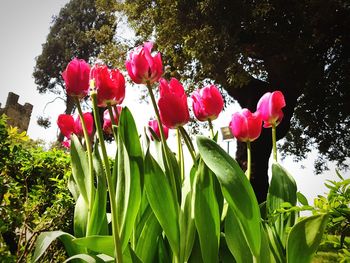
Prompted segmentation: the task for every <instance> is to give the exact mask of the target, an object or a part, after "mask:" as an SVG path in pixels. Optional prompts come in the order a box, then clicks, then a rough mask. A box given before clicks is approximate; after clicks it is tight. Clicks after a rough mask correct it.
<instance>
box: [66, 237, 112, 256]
mask: <svg viewBox="0 0 350 263" xmlns="http://www.w3.org/2000/svg"><path fill="white" fill-rule="evenodd" d="M73 243H74V244H76V245H78V246H82V247H85V248H87V249H89V250H92V251H95V252H98V253H102V254H106V255H108V256H111V257H114V240H113V236H88V237H82V238H76V239H74V240H73Z"/></svg>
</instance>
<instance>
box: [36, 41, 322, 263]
mask: <svg viewBox="0 0 350 263" xmlns="http://www.w3.org/2000/svg"><path fill="white" fill-rule="evenodd" d="M152 48H153V44H152V43H150V42H147V43H145V44H144V45H142V46H139V47H136V48H135V49H134V50H132V51H131V52H130V54H129V56H128V58H127V61H126V64H125V65H126V70H127V72H128V74H129V77H130V78H131V80H132V81H134V82H135V83H137V84H140V85H145V86H146V87H147V89H148V95H149V99H150V101H151V104H152V106H153V109H154V116H155V117H154V118H152V119H151V120H150V121H149V122H148V127H147V128H146V129H145V132H144V134H140V133H139V131H138V130H137V126H136V123H135V121H134V118H133V116H132V113H131V111H130V110H129V109H128V108H127V107H122V106H121V105H120V104H121V103H122V102H123V99H124V97H125V80H124V76H123V75H122V71H119V70H118V69H109V68H107V66H104V65H95V66H93V67H91V70H90V66H89V65H88V64H87V63H86V62H84V61H81V60H77V59H74V60H73V61H72V62H71V63H70V64H69V65H68V66H67V69H66V70H65V71H64V73H63V74H64V79H65V81H66V85H67V93H68V95H71V96H73V97H74V98H75V101H76V105H77V109H78V113H79V118H77V117H75V118H74V117H72V116H67V115H60V116H59V118H58V122H57V123H58V126H59V127H60V129H61V131H62V133H63V134H64V135H65V136H66V137H67V139H69V140H70V144H66V146H67V147H70V154H71V165H72V177H71V180H70V181H69V185H68V187H69V189H70V191H71V192H72V195H73V196H74V198H75V201H76V206H75V212H74V233H66V232H62V231H53V232H43V233H41V234H40V236H39V238H38V241H37V244H36V251H35V254H34V258H33V260H34V261H40V257H41V255H42V254H43V253H44V252H45V250H46V249H47V247H48V246H49V245H50V243H51V242H52V241H53V240H55V239H56V238H59V239H60V240H61V241H62V242H63V244H64V246H65V248H66V251H67V254H68V256H69V258H68V259H67V261H66V262H68V261H73V260H75V261H77V262H79V261H80V262H118V263H120V262H145V263H147V262H174V263H177V262H181V263H182V262H205V263H210V262H263V263H265V262H267V263H268V262H290V263H293V262H298V263H299V262H310V261H311V259H312V256H313V254H314V253H315V252H316V250H317V247H318V245H319V243H320V242H321V238H322V234H323V231H324V228H325V225H326V222H327V218H328V215H327V213H323V214H317V215H314V216H310V217H306V218H302V219H298V211H299V210H300V209H299V210H298V209H294V208H295V206H296V204H297V188H296V184H295V181H294V179H293V177H292V176H291V175H290V174H289V173H288V172H287V171H286V170H285V169H284V168H283V167H282V166H281V165H280V164H279V163H278V159H277V150H276V129H277V128H278V124H279V123H280V122H281V120H282V118H283V107H284V106H285V101H284V97H283V94H282V93H281V92H279V91H274V92H272V93H266V94H265V95H264V96H263V97H262V98H261V99H260V101H259V103H258V105H257V110H256V112H253V113H252V112H251V111H250V110H248V109H243V110H242V111H240V112H237V113H234V114H233V115H232V119H231V120H230V121H229V120H228V121H227V122H228V125H229V128H230V130H231V132H232V134H233V135H234V136H235V137H236V138H237V140H240V141H243V142H246V143H247V156H248V160H247V161H248V165H247V170H246V171H245V172H244V171H243V170H242V169H241V168H240V166H239V165H238V163H237V162H236V161H235V160H234V159H233V158H232V157H231V156H230V155H228V154H227V153H226V152H225V151H224V150H223V149H222V148H221V147H220V146H219V145H218V144H217V142H216V141H217V137H218V134H217V132H215V130H214V127H213V123H212V121H214V120H215V119H216V118H217V117H218V116H219V114H220V112H221V111H222V110H223V106H224V102H223V99H222V96H221V94H220V92H219V89H218V88H217V87H216V86H214V85H210V86H207V87H204V88H202V89H198V90H196V91H195V92H194V93H193V94H192V107H193V112H194V115H195V116H196V118H197V119H198V120H199V121H208V122H209V128H210V131H211V136H210V137H211V138H209V137H206V136H197V138H196V143H195V144H194V143H193V142H192V141H191V139H190V136H189V135H188V133H187V131H186V129H185V127H184V126H185V125H186V124H187V123H188V121H189V119H190V114H189V109H188V102H187V96H186V93H185V91H184V87H183V85H182V83H181V82H180V81H179V80H177V79H175V78H173V79H171V80H169V81H168V80H165V79H163V78H161V77H162V74H163V65H162V60H161V55H160V53H159V52H153V51H152ZM88 69H89V70H88ZM87 79H89V82H88V81H87ZM87 85H89V87H87ZM155 88H158V89H159V98H158V99H156V97H155V95H154V93H153V92H154V89H155ZM87 90H89V94H87ZM85 96H89V98H90V101H91V104H92V108H93V116H92V115H91V114H90V115H89V114H87V113H83V112H82V109H81V106H80V100H81V99H82V98H84V97H85ZM100 108H103V109H105V111H104V114H103V120H102V119H101V118H100V114H99V113H100ZM263 127H264V128H268V129H269V128H270V127H271V130H272V142H273V158H274V162H273V164H272V169H271V170H272V179H271V183H270V188H269V191H268V196H267V201H266V202H265V203H263V204H260V205H259V204H258V202H257V199H256V197H255V194H254V191H253V188H252V186H251V184H250V182H249V179H250V163H251V156H250V145H251V144H253V143H254V141H255V140H256V139H257V138H258V137H259V136H260V133H261V130H262V128H263ZM169 130H175V131H176V136H177V149H176V150H175V151H174V150H172V149H170V147H169V145H168V142H167V138H168V132H169ZM94 131H95V132H94ZM105 134H108V135H110V134H112V135H113V137H114V141H115V145H116V153H115V160H114V162H113V166H111V163H110V161H109V158H108V156H107V150H106V144H105V138H104V136H105ZM142 140H143V142H142ZM152 144H154V145H155V147H154V149H155V151H156V153H155V154H154V153H153V152H152V151H151V150H150V146H151V145H152ZM184 147H186V148H187V150H188V152H189V153H190V156H191V158H192V160H191V161H192V162H190V161H187V162H185V158H184ZM185 165H191V166H190V167H188V168H189V169H187V170H190V172H189V174H185V171H186V169H185ZM286 207H287V208H291V209H285V208H286ZM292 208H293V209H292ZM281 209H282V210H283V209H284V210H283V211H284V212H283V213H279V211H281Z"/></svg>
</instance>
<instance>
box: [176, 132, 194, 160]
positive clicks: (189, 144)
mask: <svg viewBox="0 0 350 263" xmlns="http://www.w3.org/2000/svg"><path fill="white" fill-rule="evenodd" d="M178 129H179V131H180V132H181V135H182V138H184V141H185V144H186V146H187V148H188V151H189V152H190V155H191V157H192V160H193V164H194V166H196V167H197V162H196V152H195V150H194V146H193V144H192V142H191V140H190V138H189V136H188V134H187V133H186V130H185V129H184V128H183V127H182V126H180V127H178Z"/></svg>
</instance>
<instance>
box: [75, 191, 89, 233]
mask: <svg viewBox="0 0 350 263" xmlns="http://www.w3.org/2000/svg"><path fill="white" fill-rule="evenodd" d="M88 213H89V208H88V205H87V203H86V202H85V200H84V198H83V197H82V195H79V197H78V200H77V202H76V204H75V208H74V222H73V223H74V235H75V236H76V237H84V236H85V235H86V229H87V222H88Z"/></svg>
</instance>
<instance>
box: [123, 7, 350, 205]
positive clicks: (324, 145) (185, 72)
mask: <svg viewBox="0 0 350 263" xmlns="http://www.w3.org/2000/svg"><path fill="white" fill-rule="evenodd" d="M119 7H120V8H121V10H123V11H124V12H125V14H126V16H127V17H128V21H129V24H130V26H131V27H132V28H133V29H135V32H136V34H137V35H138V36H139V38H140V42H141V41H144V40H145V39H149V38H154V39H155V40H156V43H157V45H158V50H161V51H162V52H163V59H164V64H165V65H169V67H168V71H167V74H168V76H181V78H183V79H186V80H190V81H192V83H198V81H200V80H202V79H211V80H214V81H215V82H216V83H217V84H219V85H220V86H221V87H222V88H223V89H225V90H226V91H227V92H228V94H229V95H230V96H232V97H233V98H234V99H236V100H237V101H238V102H239V104H240V105H241V106H242V107H245V108H248V109H250V110H252V111H254V110H255V109H256V104H257V101H258V99H259V98H260V97H261V96H262V95H263V94H264V93H265V92H267V91H272V90H277V89H278V90H281V91H282V92H283V93H284V95H285V99H286V103H287V106H286V108H285V109H284V119H283V121H282V123H281V124H280V125H279V126H278V127H277V136H278V138H279V139H281V138H283V137H285V136H286V138H287V142H286V144H284V146H283V147H282V149H284V150H285V151H288V152H291V153H293V154H295V155H296V156H297V158H305V154H306V153H307V152H308V151H310V150H311V149H313V148H316V149H317V150H318V152H319V156H320V159H319V160H320V163H319V164H322V161H323V162H324V161H325V159H329V160H332V161H337V163H338V165H340V166H341V167H346V166H347V164H346V159H347V158H348V157H349V155H350V129H349V122H350V106H349V105H350V104H349V101H350V100H349V96H350V84H349V83H350V34H349V32H350V5H349V3H347V1H345V0H326V1H315V0H293V1H283V0H273V1H267V0H266V1H253V0H250V1H249V0H246V1H237V0H203V1H197V0H186V1H185V0H174V1H166V0H158V1H154V0H132V1H131V0H126V1H125V3H124V4H121V5H120V6H119ZM288 131H289V133H287V132H288ZM270 153H271V134H270V130H266V129H264V130H263V133H262V135H261V137H260V139H259V140H257V141H256V142H254V143H253V144H252V156H253V165H252V180H251V182H252V185H253V188H254V190H255V192H256V195H257V197H258V200H259V201H260V202H261V201H263V200H265V198H266V192H267V188H268V176H267V170H268V159H269V156H270ZM236 158H237V160H238V162H239V163H240V165H241V166H242V167H243V168H244V166H245V163H246V150H245V145H243V144H241V143H238V149H237V153H236ZM318 168H321V169H322V168H323V167H322V166H318Z"/></svg>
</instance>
